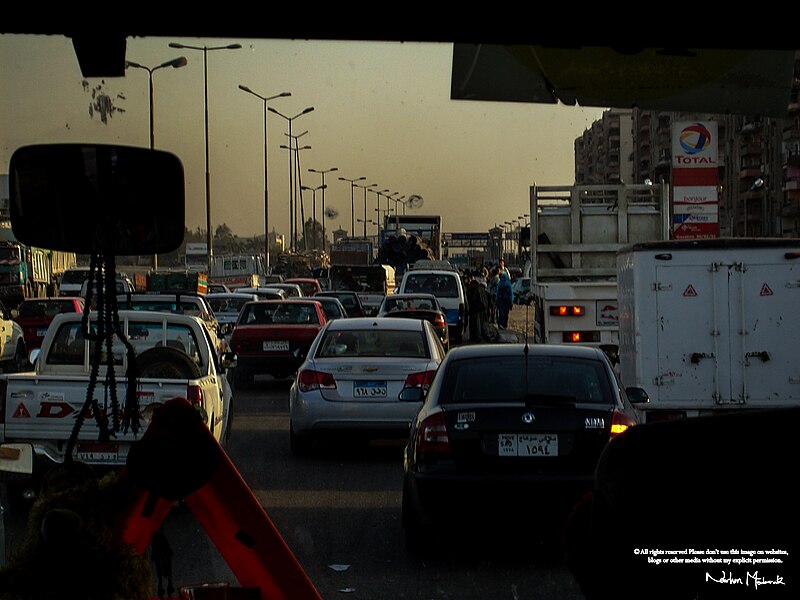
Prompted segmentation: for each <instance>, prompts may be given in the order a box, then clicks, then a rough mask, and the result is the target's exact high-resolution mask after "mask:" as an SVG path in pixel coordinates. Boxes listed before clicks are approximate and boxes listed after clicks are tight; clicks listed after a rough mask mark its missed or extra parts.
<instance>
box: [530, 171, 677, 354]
mask: <svg viewBox="0 0 800 600" xmlns="http://www.w3.org/2000/svg"><path fill="white" fill-rule="evenodd" d="M530 203H531V212H530V214H531V231H532V235H531V298H532V303H533V304H534V307H535V308H534V310H535V325H534V338H533V339H534V342H536V343H550V344H582V345H589V346H598V347H602V348H603V349H604V350H606V352H607V353H608V354H609V355H610V356H611V358H612V359H613V358H615V356H616V352H617V346H618V343H619V334H618V331H619V327H618V316H619V315H618V303H617V263H616V255H617V251H619V250H620V249H621V248H624V247H625V246H627V245H629V244H633V243H637V242H644V241H652V240H666V239H668V237H669V187H668V186H667V185H666V184H659V185H644V184H642V185H622V184H620V185H575V186H536V185H534V186H532V187H531V189H530Z"/></svg>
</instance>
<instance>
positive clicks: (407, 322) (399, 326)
mask: <svg viewBox="0 0 800 600" xmlns="http://www.w3.org/2000/svg"><path fill="white" fill-rule="evenodd" d="M425 323H427V321H423V320H420V319H389V318H385V317H353V318H350V319H337V320H335V321H331V322H330V324H329V325H328V331H348V330H350V331H352V330H356V329H370V330H384V331H385V330H394V331H397V330H402V331H421V330H422V329H423V328H424V327H425Z"/></svg>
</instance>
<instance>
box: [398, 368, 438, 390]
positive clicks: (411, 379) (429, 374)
mask: <svg viewBox="0 0 800 600" xmlns="http://www.w3.org/2000/svg"><path fill="white" fill-rule="evenodd" d="M434 375H436V370H433V371H422V372H420V373H409V375H408V377H406V382H405V384H404V385H403V387H404V388H414V387H421V388H425V389H427V388H428V387H430V385H431V381H433V377H434Z"/></svg>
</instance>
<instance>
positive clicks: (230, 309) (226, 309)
mask: <svg viewBox="0 0 800 600" xmlns="http://www.w3.org/2000/svg"><path fill="white" fill-rule="evenodd" d="M206 300H207V301H208V303H209V304H210V305H211V309H212V310H213V311H214V313H215V314H223V313H225V314H231V313H235V314H238V313H239V311H241V310H242V307H243V306H244V305H245V304H247V303H248V302H249V301H250V300H251V298H235V297H234V298H206Z"/></svg>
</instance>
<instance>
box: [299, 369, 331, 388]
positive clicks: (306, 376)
mask: <svg viewBox="0 0 800 600" xmlns="http://www.w3.org/2000/svg"><path fill="white" fill-rule="evenodd" d="M297 387H298V388H300V391H301V392H310V391H312V390H322V389H325V390H335V389H336V379H334V378H333V375H331V374H330V373H323V372H321V371H314V370H313V369H303V370H302V371H300V373H298V375H297Z"/></svg>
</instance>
